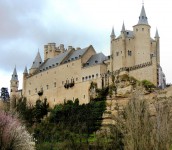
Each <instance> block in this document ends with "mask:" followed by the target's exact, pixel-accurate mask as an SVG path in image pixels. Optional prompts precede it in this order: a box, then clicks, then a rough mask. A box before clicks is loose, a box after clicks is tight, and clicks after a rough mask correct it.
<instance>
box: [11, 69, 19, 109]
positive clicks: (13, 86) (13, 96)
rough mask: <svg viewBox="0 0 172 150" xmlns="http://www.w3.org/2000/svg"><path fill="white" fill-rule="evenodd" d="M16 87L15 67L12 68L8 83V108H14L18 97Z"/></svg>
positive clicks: (17, 81)
mask: <svg viewBox="0 0 172 150" xmlns="http://www.w3.org/2000/svg"><path fill="white" fill-rule="evenodd" d="M18 86H19V80H18V75H17V71H16V67H15V68H14V71H13V74H12V78H11V81H10V107H11V108H14V107H15V105H16V97H17V96H18Z"/></svg>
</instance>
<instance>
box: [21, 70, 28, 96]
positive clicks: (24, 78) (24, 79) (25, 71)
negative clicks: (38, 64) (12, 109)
mask: <svg viewBox="0 0 172 150" xmlns="http://www.w3.org/2000/svg"><path fill="white" fill-rule="evenodd" d="M27 76H28V71H27V67H25V69H24V72H23V90H22V92H23V95H25V90H26V79H27Z"/></svg>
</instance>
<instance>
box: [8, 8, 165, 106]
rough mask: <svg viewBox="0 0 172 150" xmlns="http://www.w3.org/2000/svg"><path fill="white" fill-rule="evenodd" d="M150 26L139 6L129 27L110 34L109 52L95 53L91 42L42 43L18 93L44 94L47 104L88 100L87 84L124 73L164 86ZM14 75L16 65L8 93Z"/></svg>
mask: <svg viewBox="0 0 172 150" xmlns="http://www.w3.org/2000/svg"><path fill="white" fill-rule="evenodd" d="M150 29H151V26H150V25H149V23H148V18H147V16H146V13H145V9H144V6H142V9H141V13H140V16H139V20H138V23H137V24H136V25H134V26H133V31H130V30H126V29H125V25H124V23H123V25H122V29H121V34H120V35H119V36H116V35H115V32H114V28H113V29H112V32H111V35H110V45H111V48H110V56H105V55H104V54H103V53H96V51H95V49H94V48H93V46H92V45H90V46H88V47H86V48H73V47H72V46H69V47H68V49H65V47H64V45H63V44H60V46H56V44H55V43H48V44H47V45H45V46H44V60H42V58H41V56H40V53H39V52H38V53H37V55H36V57H35V60H34V61H33V64H32V66H31V68H30V69H29V72H28V70H27V68H25V70H24V73H23V89H22V95H23V96H24V97H26V98H27V99H28V100H29V101H31V102H35V101H36V100H37V99H38V98H39V97H41V98H47V99H48V101H49V103H50V105H51V106H53V105H54V104H57V103H63V102H64V100H74V99H76V98H78V99H79V101H80V103H88V102H89V101H90V90H89V89H90V84H91V82H94V83H96V84H97V87H98V88H102V87H104V86H107V85H109V84H111V82H112V79H111V77H112V75H117V74H122V73H126V74H128V75H129V76H133V77H135V78H136V79H138V80H145V79H146V80H149V81H151V82H152V83H153V84H154V85H156V86H157V87H161V88H164V87H165V75H164V74H163V72H162V69H161V67H160V46H159V44H160V37H159V34H158V30H156V33H155V37H154V38H151V36H150ZM17 88H18V78H17V72H16V68H15V69H14V73H13V75H12V79H11V97H13V96H17V92H16V91H17Z"/></svg>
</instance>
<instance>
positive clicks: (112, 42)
mask: <svg viewBox="0 0 172 150" xmlns="http://www.w3.org/2000/svg"><path fill="white" fill-rule="evenodd" d="M115 37H116V36H115V32H114V27H112V32H111V35H110V38H111V40H110V45H111V47H110V65H111V68H110V69H111V70H110V71H111V72H112V71H113V49H114V44H115Z"/></svg>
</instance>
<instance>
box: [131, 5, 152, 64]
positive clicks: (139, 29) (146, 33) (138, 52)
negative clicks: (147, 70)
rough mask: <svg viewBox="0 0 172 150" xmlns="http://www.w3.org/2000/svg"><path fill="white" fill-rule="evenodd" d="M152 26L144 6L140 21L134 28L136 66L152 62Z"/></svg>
mask: <svg viewBox="0 0 172 150" xmlns="http://www.w3.org/2000/svg"><path fill="white" fill-rule="evenodd" d="M150 28H151V27H150V25H149V24H148V18H147V16H146V13H145V8H144V5H143V6H142V9H141V13H140V16H139V21H138V23H137V25H135V26H133V32H134V38H135V65H138V64H142V63H145V62H149V61H150Z"/></svg>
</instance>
